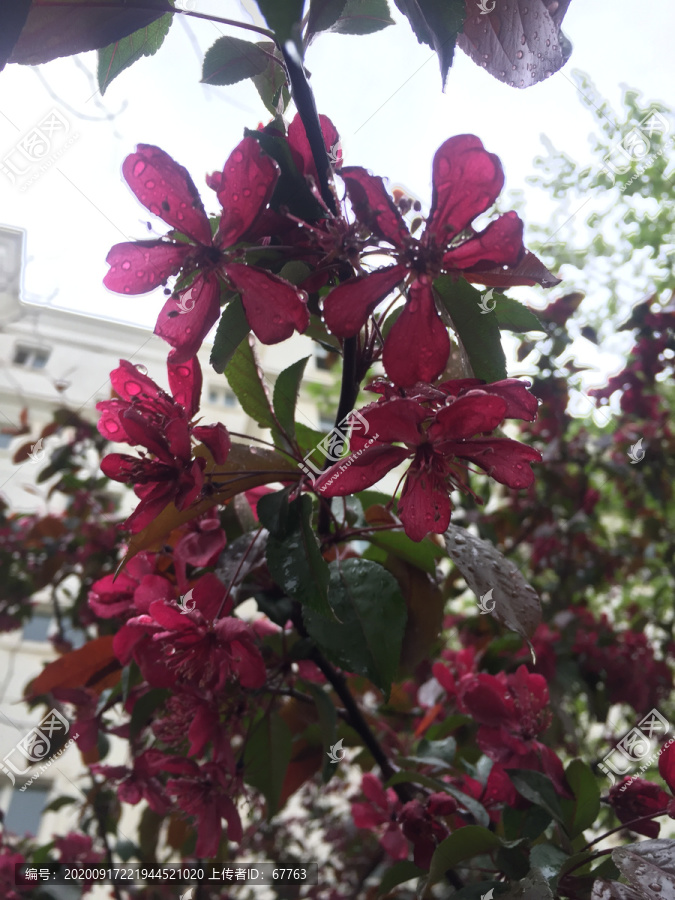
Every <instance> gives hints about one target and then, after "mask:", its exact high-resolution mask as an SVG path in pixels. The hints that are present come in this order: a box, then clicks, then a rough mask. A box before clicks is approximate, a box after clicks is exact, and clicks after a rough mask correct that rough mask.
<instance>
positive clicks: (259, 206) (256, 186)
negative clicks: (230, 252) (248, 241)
mask: <svg viewBox="0 0 675 900" xmlns="http://www.w3.org/2000/svg"><path fill="white" fill-rule="evenodd" d="M278 177H279V166H278V165H277V164H276V162H275V161H274V160H273V159H272V157H271V156H267V155H266V154H265V153H263V151H262V150H261V148H260V144H259V143H258V141H256V140H255V138H251V137H247V138H244V140H243V141H240V142H239V144H237V146H236V147H235V148H234V150H233V151H232V153H231V154H230V156H229V157H228V160H227V162H226V163H225V166H224V167H223V171H222V173H221V175H220V177H219V178H218V180H217V184H218V200H220V204H221V206H222V207H223V215H222V218H221V220H220V226H219V228H218V234H217V235H216V244H217V245H218V246H219V247H230V246H232V244H236V243H237V242H238V241H239V240H241V238H242V235H243V234H244V233H245V232H246V231H248V229H249V228H250V227H251V226H252V225H253V223H254V222H255V220H256V219H257V217H258V216H259V215H260V214H261V213H262V212H263V210H264V209H265V207H266V206H267V204H268V203H269V201H270V198H271V196H272V193H273V192H274V187H275V185H276V183H277V179H278Z"/></svg>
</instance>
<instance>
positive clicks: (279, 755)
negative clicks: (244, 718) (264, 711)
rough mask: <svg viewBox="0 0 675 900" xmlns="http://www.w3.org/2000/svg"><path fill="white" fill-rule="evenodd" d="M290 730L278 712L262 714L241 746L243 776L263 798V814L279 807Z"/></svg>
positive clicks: (289, 748) (286, 767)
mask: <svg viewBox="0 0 675 900" xmlns="http://www.w3.org/2000/svg"><path fill="white" fill-rule="evenodd" d="M291 744H292V738H291V732H290V729H289V727H288V725H287V724H286V723H285V722H284V720H283V719H282V718H281V716H280V715H278V714H277V713H275V712H271V713H269V715H266V716H265V717H264V719H262V721H260V722H259V723H258V724H257V725H256V727H255V728H254V729H253V731H252V733H251V735H250V737H249V739H248V740H247V741H246V744H245V747H244V780H245V781H246V783H247V784H250V785H252V786H253V787H255V788H257V789H258V790H259V791H260V792H261V793H262V794H263V795H264V797H265V799H266V800H267V818H268V820H269V819H271V818H272V816H274V815H275V814H276V813H277V812H278V809H279V800H280V798H281V788H282V786H283V783H284V777H285V775H286V770H287V769H288V764H289V762H290V761H291Z"/></svg>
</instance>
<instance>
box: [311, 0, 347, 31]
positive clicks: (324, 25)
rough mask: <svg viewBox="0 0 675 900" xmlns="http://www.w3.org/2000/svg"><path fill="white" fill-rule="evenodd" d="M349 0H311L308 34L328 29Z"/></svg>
mask: <svg viewBox="0 0 675 900" xmlns="http://www.w3.org/2000/svg"><path fill="white" fill-rule="evenodd" d="M346 3H347V0H310V4H309V18H308V20H307V36H308V37H310V38H311V36H312V35H314V34H317V33H318V32H319V31H328V30H329V29H330V28H331V26H333V25H334V24H335V23H336V22H337V20H338V19H339V18H340V16H341V15H342V11H343V9H344V8H345V5H346Z"/></svg>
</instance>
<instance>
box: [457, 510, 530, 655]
mask: <svg viewBox="0 0 675 900" xmlns="http://www.w3.org/2000/svg"><path fill="white" fill-rule="evenodd" d="M445 546H446V549H447V551H448V556H449V557H450V559H451V560H452V561H453V562H454V563H455V565H456V566H457V568H458V569H459V570H460V572H461V573H462V576H463V577H464V580H465V581H466V583H467V584H468V585H469V587H470V588H471V590H472V591H473V592H474V593H475V594H476V597H481V596H483V595H484V594H486V593H487V592H488V591H489V590H492V591H493V594H492V597H493V599H494V601H495V608H494V613H493V615H494V616H495V617H496V618H497V619H498V620H499V621H500V622H502V623H503V624H504V625H506V627H507V628H510V629H511V631H515V632H517V633H518V634H520V635H522V637H524V638H526V639H529V638H531V637H532V635H533V634H534V632H535V631H536V629H537V626H538V625H539V623H540V622H541V604H540V601H539V597H538V596H537V593H536V591H535V590H534V588H533V587H532V586H531V585H529V584H528V583H527V581H525V579H524V578H523V575H522V574H521V572H520V571H519V569H518V568H517V566H515V565H514V563H512V562H511V561H510V560H508V559H506V557H505V556H504V555H503V554H502V553H500V551H499V550H497V548H496V547H494V546H493V545H492V544H491V543H490V542H489V541H484V540H482V539H481V538H478V537H474V535H472V534H470V533H469V532H468V531H466V530H465V529H464V528H460V527H459V526H457V525H450V527H449V528H448V530H447V531H446V533H445Z"/></svg>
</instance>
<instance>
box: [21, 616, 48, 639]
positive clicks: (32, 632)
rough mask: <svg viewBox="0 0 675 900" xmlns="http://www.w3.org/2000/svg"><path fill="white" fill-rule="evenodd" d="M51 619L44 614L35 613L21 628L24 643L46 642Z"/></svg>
mask: <svg viewBox="0 0 675 900" xmlns="http://www.w3.org/2000/svg"><path fill="white" fill-rule="evenodd" d="M51 624H52V617H51V616H50V615H48V614H46V613H36V614H35V615H34V616H32V617H31V618H30V619H29V620H28V621H27V622H26V623H25V625H24V626H23V639H24V641H46V640H47V638H48V637H49V632H50V629H51Z"/></svg>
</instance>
